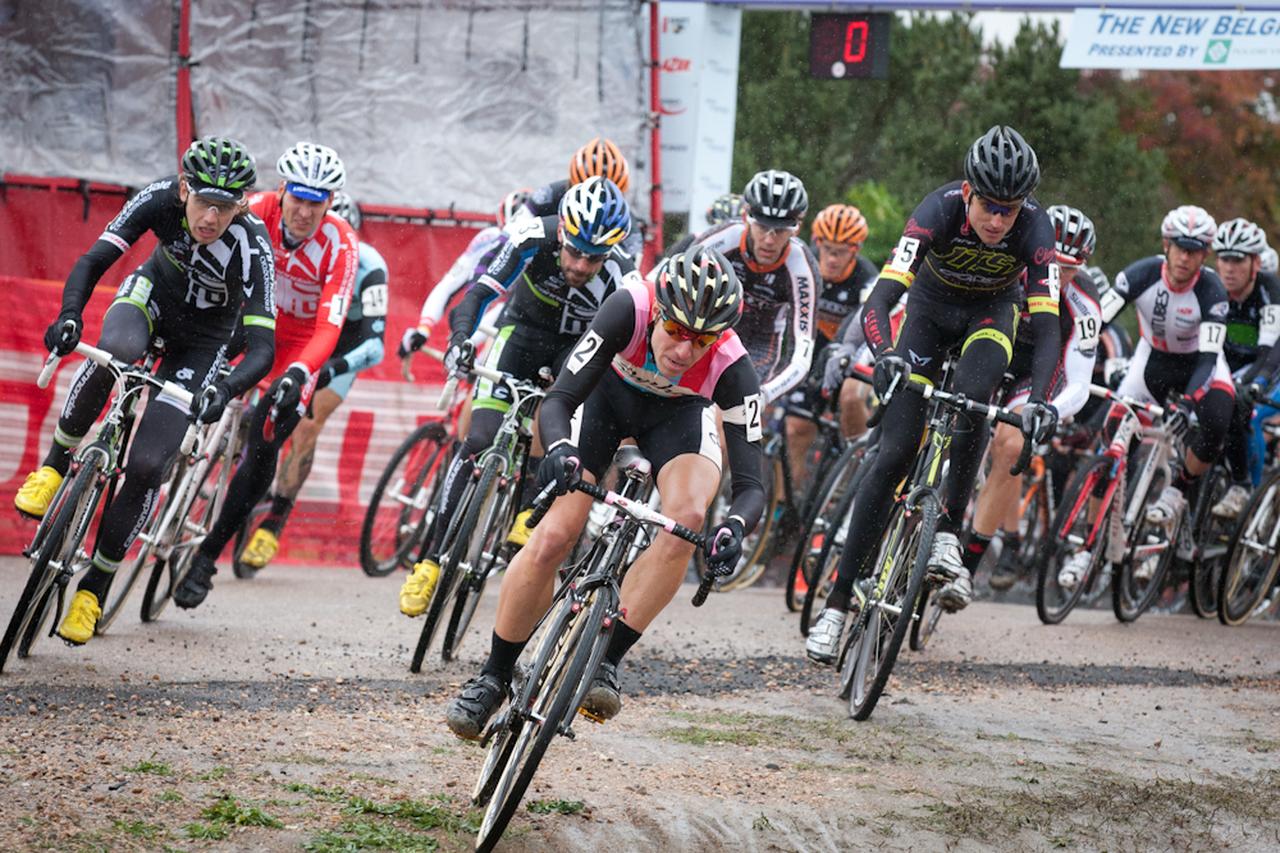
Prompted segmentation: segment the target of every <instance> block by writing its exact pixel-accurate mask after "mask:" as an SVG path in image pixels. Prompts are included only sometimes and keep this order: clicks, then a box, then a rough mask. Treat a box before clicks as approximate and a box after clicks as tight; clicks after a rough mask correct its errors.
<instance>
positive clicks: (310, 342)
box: [249, 192, 359, 397]
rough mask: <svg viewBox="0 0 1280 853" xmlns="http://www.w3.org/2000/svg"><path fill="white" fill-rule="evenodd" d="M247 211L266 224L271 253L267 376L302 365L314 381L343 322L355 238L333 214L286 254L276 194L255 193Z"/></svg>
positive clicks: (353, 273) (354, 265)
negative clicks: (272, 330)
mask: <svg viewBox="0 0 1280 853" xmlns="http://www.w3.org/2000/svg"><path fill="white" fill-rule="evenodd" d="M249 209H250V210H252V211H253V212H254V213H255V214H257V215H258V216H259V217H261V219H262V221H263V222H264V223H265V224H266V226H267V233H268V234H269V235H270V237H271V245H272V249H273V251H274V253H275V262H276V305H277V307H278V308H279V312H280V313H279V318H278V321H277V325H276V360H275V364H274V365H273V366H272V369H271V376H272V377H274V376H276V375H278V374H279V373H281V372H282V371H284V370H285V369H286V368H288V367H289V366H290V365H292V364H301V365H303V366H305V367H306V368H307V371H308V373H309V375H311V376H314V375H315V373H316V372H317V371H318V370H319V369H320V368H321V367H322V366H323V365H324V363H325V361H326V360H327V359H328V358H329V356H330V355H331V354H332V353H333V348H334V346H335V345H336V344H337V343H338V337H339V335H340V334H341V332H342V324H343V323H344V322H345V320H346V316H347V305H348V304H349V303H350V301H351V289H352V287H353V286H354V284H355V277H356V269H357V268H358V266H359V241H358V239H357V238H356V233H355V231H354V230H353V229H352V228H351V226H350V225H348V224H347V223H346V221H345V220H343V219H342V218H341V217H339V216H338V215H337V214H335V213H326V214H325V216H324V221H323V222H321V223H320V227H319V228H317V229H316V233H315V234H313V235H311V236H310V237H309V238H307V239H306V240H303V241H302V243H300V244H299V245H297V246H296V247H294V248H292V249H290V248H288V247H287V246H285V243H284V231H283V225H282V222H281V214H282V210H281V206H280V197H279V195H278V194H277V193H272V192H262V193H256V194H254V195H253V196H252V197H251V198H250V199H249ZM308 389H310V384H309V385H308ZM309 393H310V391H309V390H308V395H307V396H308V397H309Z"/></svg>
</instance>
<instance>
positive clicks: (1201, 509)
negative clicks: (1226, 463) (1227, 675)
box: [1187, 465, 1233, 619]
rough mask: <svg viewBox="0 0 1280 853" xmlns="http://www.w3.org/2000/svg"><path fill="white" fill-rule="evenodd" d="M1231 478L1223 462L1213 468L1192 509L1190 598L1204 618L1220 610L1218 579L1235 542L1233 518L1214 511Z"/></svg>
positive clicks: (1201, 486)
mask: <svg viewBox="0 0 1280 853" xmlns="http://www.w3.org/2000/svg"><path fill="white" fill-rule="evenodd" d="M1230 488H1231V479H1230V477H1229V476H1228V475H1227V471H1226V469H1225V468H1223V467H1222V466H1221V465H1214V466H1213V467H1212V468H1210V469H1209V471H1208V473H1206V474H1205V475H1204V476H1203V477H1202V478H1201V482H1200V488H1199V490H1198V494H1197V495H1196V502H1195V505H1194V506H1193V507H1192V510H1191V539H1192V541H1193V542H1195V543H1196V556H1195V560H1194V561H1193V562H1192V563H1191V583H1190V584H1189V586H1188V590H1187V597H1188V598H1189V599H1190V600H1191V609H1192V610H1193V611H1194V612H1195V614H1196V615H1197V616H1199V617H1200V618H1201V619H1210V618H1212V617H1214V616H1216V615H1217V613H1218V585H1219V584H1218V581H1219V579H1220V577H1221V575H1222V569H1223V565H1224V563H1225V562H1226V548H1225V547H1224V543H1226V544H1229V543H1230V541H1231V533H1232V532H1233V531H1232V528H1231V521H1230V520H1223V519H1220V518H1218V517H1217V516H1215V515H1214V514H1213V507H1214V505H1215V504H1217V502H1218V501H1219V500H1221V499H1222V497H1223V495H1225V494H1226V493H1227V490H1228V489H1230Z"/></svg>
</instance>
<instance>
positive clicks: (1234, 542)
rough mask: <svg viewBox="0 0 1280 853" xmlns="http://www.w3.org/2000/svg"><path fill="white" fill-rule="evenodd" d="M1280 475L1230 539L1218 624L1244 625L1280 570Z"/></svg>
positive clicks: (1265, 486)
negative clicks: (1279, 540)
mask: <svg viewBox="0 0 1280 853" xmlns="http://www.w3.org/2000/svg"><path fill="white" fill-rule="evenodd" d="M1278 539H1280V471H1276V472H1275V473H1273V474H1272V475H1271V476H1269V477H1268V478H1267V479H1265V480H1263V481H1262V485H1261V486H1259V487H1258V489H1257V490H1256V491H1254V493H1253V497H1252V498H1250V499H1249V503H1248V505H1247V506H1246V507H1245V509H1244V512H1243V513H1242V514H1241V516H1240V524H1239V525H1238V526H1237V527H1236V532H1235V535H1234V536H1233V537H1232V539H1231V548H1230V551H1229V553H1228V555H1227V560H1226V566H1225V567H1224V569H1223V572H1222V577H1221V578H1220V579H1219V581H1218V621H1220V622H1222V624H1223V625H1232V626H1234V625H1243V624H1244V623H1245V622H1246V621H1247V620H1248V619H1249V617H1250V616H1252V615H1253V612H1254V611H1255V610H1256V609H1257V608H1258V605H1260V604H1261V603H1262V601H1263V599H1265V598H1266V595H1267V593H1268V592H1269V591H1270V590H1271V587H1272V585H1273V584H1274V583H1275V581H1276V573H1277V571H1278V570H1280V542H1278V541H1277V540H1278Z"/></svg>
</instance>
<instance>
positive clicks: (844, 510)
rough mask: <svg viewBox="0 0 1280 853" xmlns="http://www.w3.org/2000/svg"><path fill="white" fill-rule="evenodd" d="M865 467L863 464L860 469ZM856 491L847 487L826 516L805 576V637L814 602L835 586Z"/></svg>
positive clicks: (802, 611) (802, 626)
mask: <svg viewBox="0 0 1280 853" xmlns="http://www.w3.org/2000/svg"><path fill="white" fill-rule="evenodd" d="M863 467H864V468H865V465H864V466H863ZM856 492H857V489H856V488H854V487H853V486H850V488H849V490H848V491H847V492H846V493H845V495H844V497H843V498H841V500H840V503H839V504H838V505H837V506H836V508H835V511H834V512H833V513H832V514H831V515H830V516H827V517H826V518H827V520H826V522H825V523H826V525H827V527H826V533H824V534H823V542H822V549H821V550H820V551H819V552H818V558H817V559H816V560H814V561H813V563H812V565H811V572H810V574H809V575H808V577H807V582H808V584H809V589H808V591H806V592H805V594H804V602H803V603H802V604H801V605H800V634H801V636H804V637H807V636H809V626H810V625H812V624H813V611H814V606H815V603H816V602H818V601H823V602H825V601H826V600H827V596H829V595H830V594H831V588H832V587H833V586H834V585H835V582H836V575H837V573H838V572H839V569H840V558H841V555H843V554H844V543H845V539H846V538H847V537H848V535H849V517H850V515H852V513H853V498H854V494H855V493H856Z"/></svg>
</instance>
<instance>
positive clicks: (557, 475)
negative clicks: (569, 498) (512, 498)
mask: <svg viewBox="0 0 1280 853" xmlns="http://www.w3.org/2000/svg"><path fill="white" fill-rule="evenodd" d="M581 479H582V459H581V457H580V456H579V454H578V448H576V447H574V446H573V443H572V442H570V441H567V440H565V441H561V442H559V443H558V444H556V445H554V446H553V447H552V448H551V449H550V450H548V451H547V455H546V456H544V457H543V459H542V462H541V464H539V465H538V489H539V490H541V489H544V488H546V487H547V485H548V484H551V483H554V484H555V493H556V494H557V495H563V494H567V493H568V491H569V490H570V489H572V488H573V486H574V484H575V483H577V482H578V481H579V480H581Z"/></svg>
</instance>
